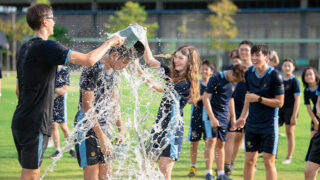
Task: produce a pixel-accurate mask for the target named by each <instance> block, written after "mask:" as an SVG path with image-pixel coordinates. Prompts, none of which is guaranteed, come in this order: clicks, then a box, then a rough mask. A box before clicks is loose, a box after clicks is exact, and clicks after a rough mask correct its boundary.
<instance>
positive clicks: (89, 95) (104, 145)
mask: <svg viewBox="0 0 320 180" xmlns="http://www.w3.org/2000/svg"><path fill="white" fill-rule="evenodd" d="M81 92H82V107H83V111H84V112H85V113H86V112H87V111H88V110H89V109H91V108H92V107H93V97H94V91H86V90H81ZM93 120H94V121H95V125H94V126H93V128H92V129H93V131H94V132H95V134H96V135H97V137H98V140H99V143H100V148H101V151H102V152H103V153H105V154H109V153H110V148H111V141H110V139H109V138H107V136H106V135H105V134H104V133H103V131H102V129H101V127H100V124H99V122H98V121H97V117H96V116H95V117H94V119H93Z"/></svg>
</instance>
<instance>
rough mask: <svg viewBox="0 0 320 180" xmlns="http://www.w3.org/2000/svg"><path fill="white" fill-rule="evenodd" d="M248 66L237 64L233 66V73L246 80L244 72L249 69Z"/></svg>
mask: <svg viewBox="0 0 320 180" xmlns="http://www.w3.org/2000/svg"><path fill="white" fill-rule="evenodd" d="M247 69H248V67H247V66H245V65H242V64H236V65H234V66H233V67H232V75H233V76H234V77H236V78H238V79H241V80H242V81H244V73H245V72H246V71H247Z"/></svg>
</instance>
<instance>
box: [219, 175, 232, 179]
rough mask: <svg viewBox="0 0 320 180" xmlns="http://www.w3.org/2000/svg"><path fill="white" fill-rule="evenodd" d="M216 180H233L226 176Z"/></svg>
mask: <svg viewBox="0 0 320 180" xmlns="http://www.w3.org/2000/svg"><path fill="white" fill-rule="evenodd" d="M217 180H233V179H232V178H230V177H228V176H227V175H226V174H224V175H221V176H219V177H218V179H217Z"/></svg>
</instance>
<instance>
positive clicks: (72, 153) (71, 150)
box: [69, 149, 77, 157]
mask: <svg viewBox="0 0 320 180" xmlns="http://www.w3.org/2000/svg"><path fill="white" fill-rule="evenodd" d="M69 153H70V156H71V157H77V155H76V152H75V151H74V150H73V149H70V151H69Z"/></svg>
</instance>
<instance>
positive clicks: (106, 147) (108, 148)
mask: <svg viewBox="0 0 320 180" xmlns="http://www.w3.org/2000/svg"><path fill="white" fill-rule="evenodd" d="M99 146H100V149H101V152H102V153H103V154H105V155H107V156H112V144H111V141H110V139H109V138H107V136H106V135H103V138H102V139H101V140H100V139H99Z"/></svg>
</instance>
